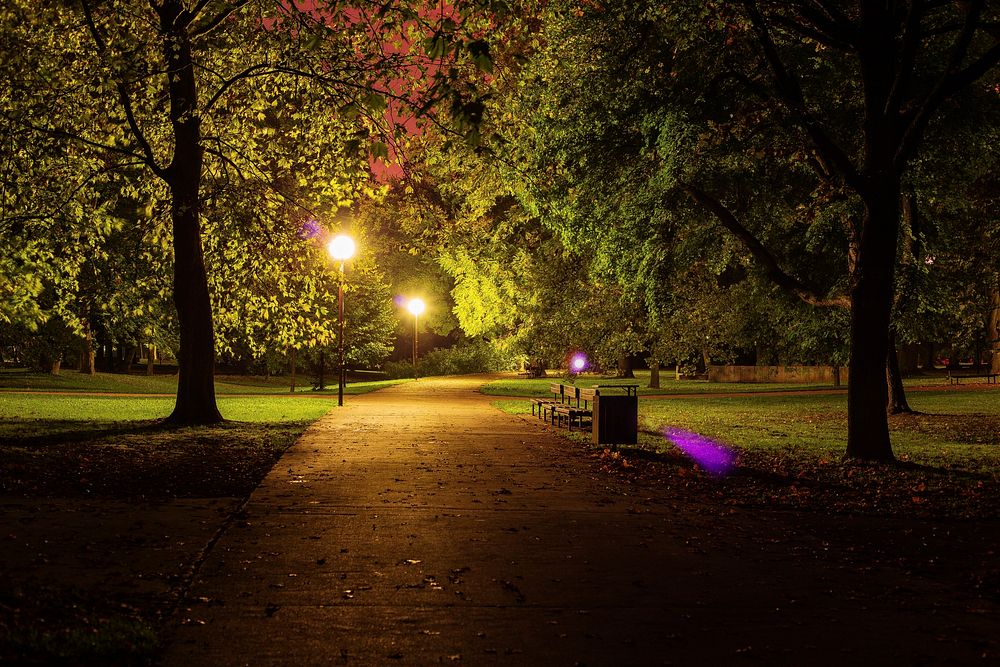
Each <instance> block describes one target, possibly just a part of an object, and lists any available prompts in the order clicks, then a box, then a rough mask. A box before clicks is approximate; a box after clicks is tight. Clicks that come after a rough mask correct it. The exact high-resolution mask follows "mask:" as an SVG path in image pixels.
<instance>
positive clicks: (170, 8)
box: [157, 0, 222, 424]
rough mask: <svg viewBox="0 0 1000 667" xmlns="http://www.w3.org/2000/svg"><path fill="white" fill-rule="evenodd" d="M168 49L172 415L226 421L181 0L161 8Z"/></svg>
mask: <svg viewBox="0 0 1000 667" xmlns="http://www.w3.org/2000/svg"><path fill="white" fill-rule="evenodd" d="M157 11H158V12H159V14H160V22H161V27H160V31H161V34H162V36H163V53H164V57H165V58H166V61H167V64H168V69H169V70H170V76H169V78H168V81H169V84H168V94H169V97H170V121H171V127H172V130H173V139H174V155H173V161H172V162H171V163H170V166H169V167H168V168H167V171H166V174H165V179H166V181H167V184H168V186H169V187H170V197H171V217H172V221H173V236H174V239H173V240H174V304H175V305H176V306H177V320H178V323H179V325H180V327H179V328H180V349H179V351H178V354H177V362H178V379H177V402H176V404H175V405H174V411H173V413H171V415H170V417H169V421H171V422H174V423H181V424H210V423H215V422H219V421H222V415H221V414H220V413H219V408H218V406H217V405H216V401H215V335H214V331H213V324H212V304H211V300H210V298H209V291H208V277H207V275H206V273H205V258H204V255H203V254H202V246H201V220H200V210H201V201H200V199H199V196H200V186H201V169H202V160H203V150H204V149H203V148H202V146H201V120H200V118H201V117H200V115H199V113H198V105H197V89H196V85H195V74H194V68H193V63H192V58H191V43H190V40H189V36H188V34H187V26H186V24H183V22H182V21H178V17H179V16H180V15H181V13H182V12H183V11H184V3H183V2H181V0H165V2H164V3H163V5H162V6H161V7H160V8H159V9H158V10H157Z"/></svg>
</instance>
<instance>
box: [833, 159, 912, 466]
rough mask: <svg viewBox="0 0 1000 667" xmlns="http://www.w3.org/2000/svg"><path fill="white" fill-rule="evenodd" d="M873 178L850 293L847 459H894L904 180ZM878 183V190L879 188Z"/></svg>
mask: <svg viewBox="0 0 1000 667" xmlns="http://www.w3.org/2000/svg"><path fill="white" fill-rule="evenodd" d="M885 178H886V182H882V183H878V182H877V181H876V182H873V183H872V186H873V187H872V191H869V193H868V196H867V197H866V200H865V215H864V219H863V221H862V228H861V234H860V239H859V245H858V258H857V266H856V284H855V288H854V289H853V290H852V292H851V360H850V364H849V366H848V371H849V377H848V381H847V451H846V452H845V454H844V456H845V458H853V459H863V460H866V461H885V462H888V461H893V460H895V456H894V455H893V453H892V445H891V444H890V442H889V419H888V415H887V414H886V404H887V402H888V388H887V385H886V373H885V366H886V359H887V358H888V352H889V321H890V315H891V312H892V299H893V268H894V264H895V261H896V244H897V240H898V235H899V184H898V182H893V181H892V179H891V178H890V177H885ZM876 188H877V189H876Z"/></svg>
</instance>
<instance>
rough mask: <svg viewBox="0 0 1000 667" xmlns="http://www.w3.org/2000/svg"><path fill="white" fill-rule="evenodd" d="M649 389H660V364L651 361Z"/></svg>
mask: <svg viewBox="0 0 1000 667" xmlns="http://www.w3.org/2000/svg"><path fill="white" fill-rule="evenodd" d="M649 388H650V389H659V388H660V362H659V361H653V360H652V359H650V360H649Z"/></svg>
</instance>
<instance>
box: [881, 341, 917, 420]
mask: <svg viewBox="0 0 1000 667" xmlns="http://www.w3.org/2000/svg"><path fill="white" fill-rule="evenodd" d="M885 381H886V385H887V386H888V390H889V397H888V400H887V402H886V410H887V411H888V412H889V414H890V415H898V414H901V413H906V414H912V413H913V410H912V409H910V404H909V403H907V401H906V390H905V389H904V388H903V374H902V373H901V372H900V370H899V356H898V354H897V352H896V332H895V331H892V330H891V329H890V331H889V353H888V355H887V356H886V360H885Z"/></svg>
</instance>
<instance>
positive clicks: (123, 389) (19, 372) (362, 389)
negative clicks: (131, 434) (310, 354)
mask: <svg viewBox="0 0 1000 667" xmlns="http://www.w3.org/2000/svg"><path fill="white" fill-rule="evenodd" d="M331 381H332V382H333V384H332V386H331V385H330V384H327V388H326V389H324V390H323V391H322V392H314V391H313V390H312V386H311V385H310V383H309V377H308V376H303V375H300V376H298V377H297V378H296V388H295V394H296V395H304V396H307V395H316V394H330V393H333V394H336V393H337V384H336V378H335V377H332V378H331ZM400 382H406V380H365V381H360V382H348V383H347V384H346V385H345V387H344V393H346V394H363V393H367V392H370V391H375V390H378V389H381V388H382V387H388V386H391V385H394V384H399V383H400ZM290 386H291V378H290V377H289V376H271V377H262V376H259V375H217V376H216V378H215V391H216V393H217V394H219V395H226V394H290V393H292V392H290V391H289V387H290ZM5 390H7V391H70V392H92V393H120V394H174V393H176V392H177V376H176V375H170V374H164V375H153V376H148V375H126V374H123V373H97V374H95V375H87V374H85V373H80V372H78V371H74V370H64V371H62V372H61V373H60V374H59V375H52V374H50V373H39V372H35V371H27V370H24V369H2V370H0V393H3V392H4V391H5Z"/></svg>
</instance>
